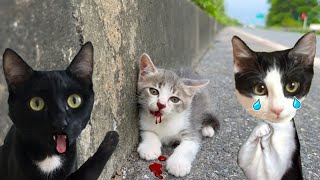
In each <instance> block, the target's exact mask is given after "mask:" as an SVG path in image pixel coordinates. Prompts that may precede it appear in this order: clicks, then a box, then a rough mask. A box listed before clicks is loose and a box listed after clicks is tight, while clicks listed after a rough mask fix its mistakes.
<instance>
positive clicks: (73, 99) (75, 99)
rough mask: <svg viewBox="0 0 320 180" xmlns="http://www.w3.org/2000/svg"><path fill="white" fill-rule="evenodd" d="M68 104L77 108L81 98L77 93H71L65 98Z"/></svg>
mask: <svg viewBox="0 0 320 180" xmlns="http://www.w3.org/2000/svg"><path fill="white" fill-rule="evenodd" d="M67 103H68V106H69V107H71V108H72V109H76V108H78V107H79V106H80V105H81V103H82V98H81V97H80V96H79V95H78V94H72V95H70V96H69V97H68V100H67Z"/></svg>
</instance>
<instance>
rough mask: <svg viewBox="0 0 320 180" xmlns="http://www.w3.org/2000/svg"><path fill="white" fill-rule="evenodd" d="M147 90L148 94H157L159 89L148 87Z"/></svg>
mask: <svg viewBox="0 0 320 180" xmlns="http://www.w3.org/2000/svg"><path fill="white" fill-rule="evenodd" d="M149 92H150V94H152V95H155V96H157V95H159V91H158V90H156V89H155V88H150V89H149Z"/></svg>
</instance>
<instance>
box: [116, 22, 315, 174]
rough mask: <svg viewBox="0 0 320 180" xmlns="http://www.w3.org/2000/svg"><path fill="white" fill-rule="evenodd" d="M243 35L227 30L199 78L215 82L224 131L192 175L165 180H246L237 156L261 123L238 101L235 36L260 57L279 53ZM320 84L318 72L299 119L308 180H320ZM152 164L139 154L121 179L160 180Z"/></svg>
mask: <svg viewBox="0 0 320 180" xmlns="http://www.w3.org/2000/svg"><path fill="white" fill-rule="evenodd" d="M243 31H246V29H235V28H225V29H223V30H221V31H220V32H219V33H218V34H217V36H216V39H215V41H214V43H213V47H211V48H210V49H209V50H208V51H207V53H206V54H205V55H204V56H203V59H202V60H201V62H200V63H199V64H198V65H197V67H196V70H197V71H198V72H199V73H201V74H202V75H204V76H206V77H208V78H209V79H210V81H211V82H210V87H209V88H210V90H211V91H212V95H213V96H212V97H211V98H212V102H213V105H214V107H215V109H214V111H215V112H216V115H217V116H218V117H219V119H220V122H221V129H220V131H219V132H218V134H216V135H215V137H214V138H212V139H205V140H204V141H203V145H202V148H201V151H200V152H199V153H198V155H197V159H196V161H195V162H194V163H193V167H192V169H191V173H190V174H189V175H187V176H185V177H183V178H175V177H173V176H172V175H168V174H167V172H166V171H165V172H164V173H163V174H164V178H165V179H196V180H200V179H201V180H203V179H219V180H220V179H245V177H244V175H243V173H242V172H241V170H240V168H239V167H238V165H237V163H236V159H237V153H238V150H239V147H240V145H241V144H242V143H243V142H244V141H245V139H246V138H247V136H248V135H249V133H250V132H251V130H252V129H253V127H254V126H255V125H257V121H256V120H255V119H254V118H252V117H251V116H250V115H248V114H247V113H246V111H245V110H244V109H243V108H242V107H241V106H240V105H239V104H238V102H237V100H236V97H235V95H234V79H233V58H232V47H231V38H232V36H233V35H238V36H240V37H241V38H242V39H243V40H244V41H245V42H246V43H247V44H248V45H249V46H250V47H251V48H252V49H253V50H256V51H271V50H277V47H275V46H273V45H272V44H268V43H261V39H260V40H259V39H255V38H253V37H250V36H245V35H244V34H243V33H242V32H243ZM250 31H254V30H250ZM250 31H247V33H250ZM251 33H252V32H251ZM283 33H285V32H283ZM284 37H285V36H284ZM296 40H298V39H295V40H292V39H291V40H290V41H293V42H295V41H296ZM270 41H271V40H270ZM293 45H294V44H292V46H293ZM319 82H320V74H319V69H317V68H316V69H315V77H314V80H313V85H312V87H311V91H310V93H309V96H308V97H307V98H306V100H305V101H304V102H303V104H302V108H301V109H300V110H299V111H298V113H297V115H296V118H295V119H296V123H297V129H298V134H299V137H300V143H301V155H302V163H303V172H304V176H305V179H320V177H319V176H320V164H319V163H318V162H320V156H319V154H320V145H319V140H320V133H319V131H320V118H319V117H320V114H319V113H318V112H319V110H318V109H319V108H318V107H319V105H320V103H319V102H320V96H319V95H320V85H319ZM135 150H136V149H135ZM171 153H172V149H170V148H165V149H164V153H163V154H164V155H167V156H168V155H170V154H171ZM152 162H153V161H152ZM152 162H148V161H145V160H141V159H140V158H139V156H138V154H137V152H136V151H134V152H133V153H132V154H131V156H130V158H129V159H128V162H127V163H126V164H125V166H124V167H123V168H122V171H121V173H120V172H119V174H122V175H121V176H122V178H123V179H157V178H156V177H155V176H154V175H153V173H152V172H150V170H149V165H150V164H151V163H152Z"/></svg>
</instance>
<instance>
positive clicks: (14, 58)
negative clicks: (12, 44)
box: [3, 49, 33, 88]
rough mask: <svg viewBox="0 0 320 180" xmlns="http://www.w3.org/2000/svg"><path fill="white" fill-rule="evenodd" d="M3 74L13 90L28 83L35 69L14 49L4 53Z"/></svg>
mask: <svg viewBox="0 0 320 180" xmlns="http://www.w3.org/2000/svg"><path fill="white" fill-rule="evenodd" d="M3 72H4V76H5V78H6V81H7V84H8V86H9V87H11V88H13V87H16V86H19V85H20V84H22V83H24V82H26V81H27V80H28V79H29V78H30V77H31V75H32V73H33V69H32V68H31V67H30V66H29V65H28V64H27V63H26V62H24V60H23V59H22V58H21V57H20V56H19V55H18V54H17V53H16V52H15V51H13V50H12V49H6V50H5V51H4V53H3Z"/></svg>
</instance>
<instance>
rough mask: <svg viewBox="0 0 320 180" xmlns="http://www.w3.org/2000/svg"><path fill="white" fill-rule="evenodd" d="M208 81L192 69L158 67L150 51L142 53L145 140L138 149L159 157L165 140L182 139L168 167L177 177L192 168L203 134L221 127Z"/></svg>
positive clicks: (140, 84)
mask: <svg viewBox="0 0 320 180" xmlns="http://www.w3.org/2000/svg"><path fill="white" fill-rule="evenodd" d="M208 83H209V81H208V80H203V79H201V78H199V76H198V75H196V74H194V73H193V72H192V71H187V70H181V71H178V72H176V73H175V72H173V71H170V70H167V69H158V68H156V67H155V66H154V64H153V63H152V61H151V59H150V57H149V56H148V55H147V54H143V55H142V57H141V60H140V73H139V80H138V95H139V104H140V109H139V117H140V121H139V123H140V130H141V139H142V141H141V143H140V144H139V147H138V149H137V151H138V153H139V155H140V157H141V158H143V159H146V160H153V159H157V158H158V157H159V156H160V155H161V147H162V145H163V144H164V145H168V144H171V143H172V142H179V143H180V144H179V145H178V146H177V147H176V148H175V150H174V152H173V154H172V155H171V156H170V157H169V158H168V161H167V166H166V168H167V170H168V172H169V173H171V174H173V175H175V176H178V177H181V176H185V175H186V174H188V173H189V172H190V170H191V163H192V162H193V160H194V159H195V157H196V155H197V153H198V151H199V149H200V144H201V137H202V136H204V137H213V135H214V133H215V130H216V129H217V128H218V127H219V122H218V120H217V119H216V118H215V117H214V116H213V113H212V110H211V108H210V100H209V99H210V98H209V94H208V90H207V89H206V88H205V87H206V86H207V85H208ZM201 134H202V136H201Z"/></svg>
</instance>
